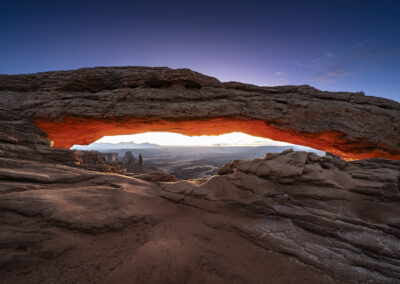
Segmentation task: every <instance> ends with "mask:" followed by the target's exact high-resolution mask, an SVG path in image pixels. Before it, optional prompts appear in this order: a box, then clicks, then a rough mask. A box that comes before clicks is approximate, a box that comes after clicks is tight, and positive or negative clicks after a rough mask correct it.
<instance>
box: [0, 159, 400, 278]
mask: <svg viewBox="0 0 400 284" xmlns="http://www.w3.org/2000/svg"><path fill="white" fill-rule="evenodd" d="M399 179H400V164H399V162H397V161H389V160H379V159H375V160H363V161H357V162H344V161H342V160H340V159H337V158H332V157H318V156H316V155H315V154H312V153H306V152H292V151H285V152H282V153H281V154H268V155H266V157H265V158H264V159H255V160H252V161H234V162H233V163H232V164H227V165H225V166H224V167H222V168H221V170H220V174H219V175H217V176H214V177H212V178H211V179H209V180H208V181H205V182H204V181H201V180H197V181H196V180H195V181H177V182H158V183H152V182H146V181H143V180H139V179H135V178H131V177H127V176H123V175H118V174H109V173H100V172H95V171H89V170H85V169H80V168H76V167H71V166H66V165H60V164H54V163H45V162H32V161H27V160H18V159H11V158H0V216H1V218H0V228H1V230H0V231H1V234H0V256H1V257H0V272H1V273H0V282H1V283H77V282H78V283H88V282H91V283H94V282H96V283H399V281H400V218H399V216H400V198H399V197H400V196H399V187H400V184H399Z"/></svg>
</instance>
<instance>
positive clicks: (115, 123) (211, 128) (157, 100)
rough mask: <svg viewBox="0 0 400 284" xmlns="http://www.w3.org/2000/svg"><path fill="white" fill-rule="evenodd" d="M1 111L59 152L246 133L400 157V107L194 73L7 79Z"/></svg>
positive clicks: (115, 71)
mask: <svg viewBox="0 0 400 284" xmlns="http://www.w3.org/2000/svg"><path fill="white" fill-rule="evenodd" d="M0 107H2V108H4V109H7V110H12V111H15V112H16V113H17V114H18V115H19V116H20V117H21V119H29V120H30V121H33V122H35V123H36V125H38V126H39V127H40V128H41V129H42V130H44V131H45V132H46V133H47V134H49V138H50V140H52V141H54V145H55V146H56V147H65V148H68V147H70V146H72V145H73V144H87V143H90V142H93V141H95V140H97V139H99V138H100V137H102V136H104V135H113V134H130V133H138V132H144V131H152V130H153V131H154V130H158V131H173V132H181V133H184V134H191V135H195V134H197V135H198V134H219V133H226V132H232V131H242V132H246V133H249V134H252V135H256V136H262V137H268V138H272V139H275V140H280V141H287V142H292V143H295V144H301V145H306V146H310V147H314V148H317V149H320V150H326V151H329V152H331V153H333V154H335V155H339V156H341V157H344V158H347V159H359V158H373V157H380V158H390V159H400V129H399V127H400V104H399V103H396V102H394V101H390V100H387V99H383V98H376V97H368V96H364V95H362V94H358V93H346V92H340V93H330V92H322V91H319V90H316V89H314V88H312V87H309V86H282V87H273V88H272V87H257V86H253V85H247V84H241V83H236V82H229V83H221V82H219V81H218V80H216V79H215V78H211V77H208V76H204V75H202V74H199V73H196V72H193V71H190V70H188V69H176V70H173V69H169V68H148V67H116V68H91V69H79V70H74V71H60V72H47V73H38V74H30V75H13V76H9V75H1V76H0Z"/></svg>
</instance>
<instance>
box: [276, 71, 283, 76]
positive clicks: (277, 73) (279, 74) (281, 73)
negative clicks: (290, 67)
mask: <svg viewBox="0 0 400 284" xmlns="http://www.w3.org/2000/svg"><path fill="white" fill-rule="evenodd" d="M283 74H285V73H284V72H279V71H278V72H276V73H275V75H276V76H281V75H283Z"/></svg>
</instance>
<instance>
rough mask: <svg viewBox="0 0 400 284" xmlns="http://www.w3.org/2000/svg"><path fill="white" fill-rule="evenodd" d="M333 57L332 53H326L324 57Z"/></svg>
mask: <svg viewBox="0 0 400 284" xmlns="http://www.w3.org/2000/svg"><path fill="white" fill-rule="evenodd" d="M333 56H335V55H334V54H333V53H332V52H327V53H326V57H328V58H330V57H333Z"/></svg>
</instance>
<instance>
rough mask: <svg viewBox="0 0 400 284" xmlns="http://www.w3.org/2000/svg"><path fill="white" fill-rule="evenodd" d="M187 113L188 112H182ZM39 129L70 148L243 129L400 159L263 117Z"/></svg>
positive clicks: (77, 122) (44, 123)
mask: <svg viewBox="0 0 400 284" xmlns="http://www.w3.org/2000/svg"><path fill="white" fill-rule="evenodd" d="M181 116H184V114H181ZM33 122H34V123H35V124H36V125H37V126H38V127H39V128H41V129H42V130H44V131H45V132H46V133H47V134H48V138H49V140H50V141H52V144H53V146H54V147H58V148H65V149H69V148H70V147H72V146H73V145H76V144H77V145H89V144H90V143H93V142H95V141H97V140H98V139H100V138H102V137H104V136H113V135H126V134H138V133H145V132H174V133H179V134H184V135H188V136H201V135H221V134H226V133H231V132H243V133H245V134H248V135H252V136H257V137H263V138H269V139H272V140H275V141H282V142H287V143H291V144H295V145H303V146H306V147H311V148H314V149H318V150H321V151H326V152H329V153H332V154H334V155H336V156H339V157H341V158H343V159H345V160H355V159H366V158H375V157H379V158H391V159H400V156H399V155H398V154H396V153H392V152H390V151H387V150H385V148H384V147H376V145H372V144H371V147H367V146H368V143H367V142H365V141H364V140H363V139H361V138H360V140H359V141H358V140H357V141H355V140H354V141H353V140H351V141H350V140H348V139H349V138H348V137H347V136H346V135H344V134H343V133H341V132H338V131H322V132H312V133H310V132H304V131H300V130H298V129H297V130H296V129H293V128H289V126H284V125H285V123H284V122H282V123H281V125H276V124H274V123H269V122H267V121H265V120H261V119H250V118H238V117H219V118H202V119H200V118H192V117H187V118H182V119H167V118H137V117H112V118H105V117H102V118H98V119H95V118H82V117H81V118H75V117H63V118H62V119H60V120H56V121H49V120H47V119H35V120H34V121H33Z"/></svg>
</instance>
